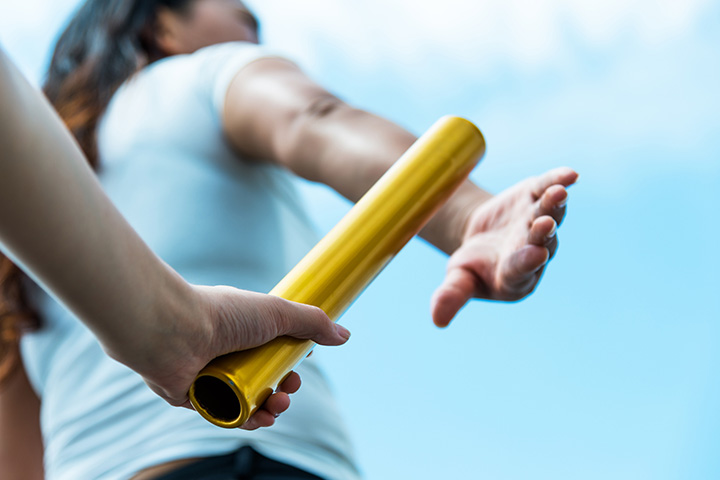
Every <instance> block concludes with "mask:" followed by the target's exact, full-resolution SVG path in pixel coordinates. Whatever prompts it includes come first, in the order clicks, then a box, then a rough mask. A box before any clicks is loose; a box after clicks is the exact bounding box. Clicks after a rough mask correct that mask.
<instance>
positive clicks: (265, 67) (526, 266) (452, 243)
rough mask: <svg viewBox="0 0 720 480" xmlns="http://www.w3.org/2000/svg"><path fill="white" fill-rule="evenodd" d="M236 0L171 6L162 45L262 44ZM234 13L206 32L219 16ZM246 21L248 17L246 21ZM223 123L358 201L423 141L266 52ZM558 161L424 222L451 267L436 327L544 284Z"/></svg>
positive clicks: (566, 179)
mask: <svg viewBox="0 0 720 480" xmlns="http://www.w3.org/2000/svg"><path fill="white" fill-rule="evenodd" d="M240 12H247V8H246V7H245V6H244V5H243V4H242V2H238V1H235V0H198V1H197V2H196V3H195V4H194V6H193V7H191V9H190V11H189V13H188V14H187V15H178V14H177V13H174V12H171V11H166V12H165V14H164V15H163V16H162V17H161V22H160V23H164V24H165V26H164V27H162V26H161V27H160V28H159V32H160V33H159V34H158V36H157V42H158V45H160V47H161V48H162V49H163V50H164V51H165V52H166V53H167V54H168V55H177V54H188V53H192V52H194V51H195V50H197V49H198V48H201V47H204V46H209V45H212V44H214V43H217V41H218V39H222V41H228V40H235V41H249V42H257V34H256V32H251V33H247V31H248V28H251V27H252V25H251V24H249V23H247V18H249V15H251V14H246V13H245V14H241V13H240ZM221 17H222V18H225V19H236V21H237V22H238V25H236V26H235V27H234V28H231V27H230V26H225V27H224V28H222V29H218V31H217V32H213V33H212V34H208V35H207V36H203V34H204V32H208V31H209V30H210V29H211V26H212V25H214V22H215V21H216V19H217V18H221ZM243 22H245V24H244V25H243ZM223 123H224V128H225V133H226V135H227V137H228V140H229V142H230V143H231V144H232V145H233V146H234V147H235V148H236V150H237V151H238V153H239V154H241V155H242V156H243V157H245V158H251V159H256V160H258V161H270V162H274V163H277V164H280V165H283V166H285V167H287V168H289V169H290V170H291V171H293V172H294V173H296V174H298V175H300V176H302V177H304V178H307V179H309V180H312V181H316V182H322V183H325V184H326V185H329V186H330V187H332V188H334V189H335V190H336V191H337V192H339V193H340V194H341V195H343V196H345V197H346V198H348V199H349V200H352V201H357V200H358V199H359V198H360V197H361V196H362V195H363V194H364V193H365V191H367V190H368V189H369V188H370V187H371V186H372V185H373V184H374V183H375V181H376V180H377V179H378V178H379V177H380V176H381V175H382V174H383V173H384V172H385V171H386V170H387V169H388V168H389V167H390V165H392V163H393V162H394V161H395V160H396V159H398V158H399V157H400V156H401V155H402V153H404V152H405V150H406V149H407V148H408V147H409V146H410V145H411V144H412V143H413V142H414V141H415V140H416V137H415V136H414V135H412V134H411V133H409V132H407V131H405V130H404V129H402V128H400V127H399V126H397V125H395V124H393V123H391V122H389V121H387V120H385V119H383V118H380V117H377V116H375V115H372V114H370V113H368V112H364V111H362V110H359V109H356V108H353V107H352V106H350V105H348V104H346V103H344V102H343V101H342V100H340V99H338V98H337V97H335V96H334V95H332V94H331V93H329V92H328V91H327V90H325V89H324V88H323V87H322V86H320V85H318V84H316V83H315V82H313V81H312V80H311V79H309V78H308V77H307V76H306V75H305V74H304V73H303V72H302V71H301V70H300V69H299V68H298V67H297V66H296V65H294V64H293V63H291V62H289V61H287V60H282V59H276V58H267V59H261V60H258V61H255V62H253V63H251V64H250V65H248V66H246V67H245V68H243V69H242V70H241V71H240V72H239V73H238V74H237V76H236V77H235V79H234V81H233V82H232V84H231V85H230V88H229V91H228V93H227V97H226V102H225V112H224V119H223ZM577 178H578V175H577V173H576V172H574V171H573V170H572V169H570V168H558V169H555V170H551V171H549V172H546V173H544V174H542V175H540V176H538V177H534V178H529V179H526V180H523V181H521V182H520V183H518V184H517V185H515V186H513V187H511V188H509V189H507V190H506V191H504V192H502V193H500V194H499V195H496V196H493V195H491V194H489V193H488V192H486V191H484V190H482V189H481V188H479V187H478V186H476V185H474V184H473V183H472V182H469V181H468V182H465V184H463V185H462V186H461V188H460V189H459V191H458V192H457V193H456V194H455V195H454V196H453V197H452V198H451V199H450V201H448V202H447V204H446V205H445V206H444V207H443V208H442V209H441V210H440V211H439V212H438V214H436V215H435V217H434V218H433V219H432V220H431V221H430V223H429V224H428V225H427V226H426V227H425V228H424V229H423V231H422V232H421V236H422V237H423V238H425V239H426V240H428V241H429V242H430V243H432V244H433V245H435V246H437V247H438V248H440V249H441V250H443V251H444V252H446V253H448V254H449V255H451V257H450V260H449V262H448V269H447V275H446V277H445V279H444V281H443V282H442V284H441V285H440V286H439V287H438V289H437V290H436V292H435V294H434V295H433V297H432V299H431V307H430V308H431V313H432V318H433V321H434V322H435V324H436V325H438V326H441V327H444V326H447V325H448V324H449V323H450V321H451V320H452V318H453V317H454V316H455V315H456V314H457V312H458V311H459V310H460V309H461V308H462V307H463V306H464V305H465V304H466V303H467V302H468V301H469V300H470V299H471V298H482V299H488V300H503V301H516V300H520V299H522V298H524V297H525V296H527V295H528V294H530V293H531V292H532V291H533V290H534V289H535V287H536V286H537V284H538V281H539V280H540V277H541V276H542V273H543V271H544V268H545V266H546V264H547V262H548V261H549V260H550V259H551V258H552V257H553V255H554V254H555V251H556V250H557V245H558V240H557V227H558V225H559V224H560V223H561V222H562V220H563V218H564V216H565V209H566V203H567V190H566V187H568V186H570V185H572V184H573V183H575V181H576V180H577Z"/></svg>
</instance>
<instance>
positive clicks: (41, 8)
mask: <svg viewBox="0 0 720 480" xmlns="http://www.w3.org/2000/svg"><path fill="white" fill-rule="evenodd" d="M79 3H80V2H79V1H78V0H53V1H50V0H25V1H23V2H12V1H3V2H2V3H0V42H1V43H2V45H3V47H4V48H5V49H6V50H7V51H8V52H9V53H10V55H11V56H12V57H13V58H14V59H15V61H16V62H17V63H19V64H20V66H21V68H22V69H23V70H24V71H25V72H26V73H27V74H28V75H30V76H31V77H33V78H37V77H38V76H39V75H40V72H41V71H42V66H43V62H44V61H45V59H46V55H47V52H48V49H49V48H50V44H51V42H52V40H53V39H54V37H55V35H56V34H57V32H58V29H59V28H60V27H61V26H62V24H63V23H64V21H65V19H66V18H67V15H68V14H69V13H70V12H71V11H72V10H73V9H74V8H75V7H76V6H77V5H78V4H79ZM247 3H248V4H250V5H251V6H252V7H253V8H254V9H255V10H256V11H257V12H258V13H259V14H260V17H261V19H262V20H263V23H264V24H265V25H266V26H267V27H268V28H267V33H268V36H267V38H268V39H269V40H270V43H271V44H273V45H277V46H278V47H279V48H282V49H283V50H285V51H287V52H288V53H290V54H292V55H293V56H295V57H297V58H299V59H300V60H301V61H303V62H305V63H306V64H309V65H312V64H316V63H317V62H318V61H319V59H318V58H317V54H316V53H313V52H316V51H317V50H318V48H317V47H318V45H322V46H330V47H333V48H335V49H337V50H338V51H341V52H346V53H347V55H348V56H351V57H352V59H353V63H354V64H355V65H357V68H358V69H360V68H376V67H383V66H386V65H388V64H392V63H397V62H398V61H402V62H404V63H407V64H412V65H414V64H420V63H422V61H423V58H424V57H425V56H426V54H427V52H438V51H441V52H443V55H444V56H445V57H446V58H447V60H448V61H450V62H458V63H465V64H467V63H468V59H474V60H475V61H473V62H471V63H472V68H473V70H474V71H476V72H478V73H482V72H490V71H493V70H494V69H495V68H496V67H497V66H498V65H499V64H502V65H507V64H509V65H511V66H513V67H515V68H522V69H527V68H534V67H537V66H542V65H545V64H547V63H548V62H554V61H557V60H558V59H559V58H560V57H562V56H563V55H564V49H565V48H567V46H566V45H565V44H564V40H563V32H565V31H567V30H568V29H569V30H571V31H572V32H574V35H577V36H578V37H579V38H581V39H582V40H583V41H585V42H587V43H588V44H589V45H591V46H597V47H603V46H605V45H608V44H612V43H613V42H616V41H618V40H619V39H621V38H625V36H626V35H628V32H629V33H630V35H632V36H634V37H636V38H638V39H640V40H641V41H644V42H650V43H661V42H664V41H670V40H672V39H673V38H674V37H676V36H678V35H681V34H682V33H683V32H684V31H685V30H686V29H688V28H690V27H691V26H692V25H693V24H694V22H696V21H697V20H698V19H699V18H701V17H702V15H703V13H704V12H705V10H706V7H707V6H708V5H709V4H710V3H711V0H683V1H677V0H582V1H578V0H485V1H480V0H443V1H442V2H437V1H432V2H431V1H429V0H416V1H409V0H362V1H351V0H345V1H342V2H341V1H337V0H307V1H304V2H294V1H289V0H248V1H247Z"/></svg>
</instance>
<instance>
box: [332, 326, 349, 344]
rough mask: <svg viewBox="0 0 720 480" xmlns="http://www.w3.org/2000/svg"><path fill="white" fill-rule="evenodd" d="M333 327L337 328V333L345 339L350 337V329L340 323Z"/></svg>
mask: <svg viewBox="0 0 720 480" xmlns="http://www.w3.org/2000/svg"><path fill="white" fill-rule="evenodd" d="M335 328H336V329H337V333H338V335H340V336H341V337H342V338H344V339H345V340H348V339H349V338H350V330H348V329H347V328H345V327H343V326H342V325H337V324H336V325H335Z"/></svg>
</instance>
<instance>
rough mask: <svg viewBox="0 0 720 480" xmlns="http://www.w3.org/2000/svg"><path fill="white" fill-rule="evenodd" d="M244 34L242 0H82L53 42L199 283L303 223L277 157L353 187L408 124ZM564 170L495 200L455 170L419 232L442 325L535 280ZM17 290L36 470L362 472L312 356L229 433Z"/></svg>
mask: <svg viewBox="0 0 720 480" xmlns="http://www.w3.org/2000/svg"><path fill="white" fill-rule="evenodd" d="M256 44H257V22H256V21H255V19H254V17H253V16H252V14H250V12H249V11H248V10H247V9H246V8H245V7H244V6H243V5H242V4H241V3H240V2H237V1H233V0H159V1H140V0H136V1H120V0H109V1H108V0H105V1H99V0H90V1H89V2H88V3H86V4H85V5H84V6H83V7H82V8H81V9H80V11H79V12H78V13H77V15H76V16H75V18H74V19H73V21H72V22H71V23H70V24H69V26H68V28H67V30H66V31H65V33H64V34H63V36H62V37H61V38H60V40H59V42H58V45H57V48H56V50H55V54H54V56H53V61H52V64H51V68H50V72H49V75H48V79H47V83H46V87H45V91H46V93H47V95H48V97H49V98H50V100H51V101H52V103H53V104H54V106H55V107H56V109H57V110H58V112H59V113H60V115H61V117H62V118H63V119H64V121H65V122H66V124H67V125H68V126H69V127H70V129H71V131H72V132H73V133H74V134H75V136H76V138H77V139H78V141H79V143H80V145H81V146H82V148H83V150H84V152H85V154H86V155H87V156H88V158H89V159H90V160H91V161H92V162H93V164H94V165H96V168H97V169H98V174H99V177H100V180H101V182H102V183H103V185H104V187H105V189H106V191H107V192H108V194H109V195H110V197H111V198H112V199H113V201H114V202H115V203H116V204H117V205H118V206H119V208H120V210H121V211H122V212H123V213H124V214H125V216H126V217H127V218H128V219H129V220H130V222H131V223H132V224H133V226H134V227H135V228H136V229H137V230H138V231H139V232H140V234H141V235H142V236H143V238H144V239H145V241H147V242H148V244H149V245H150V247H151V248H152V249H153V250H154V251H155V252H157V253H158V254H159V255H160V256H161V257H162V258H163V259H164V260H165V261H166V262H168V263H169V264H170V265H171V266H172V267H173V268H175V269H176V270H177V271H178V272H179V273H180V274H181V275H182V276H183V277H185V278H186V279H188V280H189V281H191V282H193V283H203V284H218V283H222V284H229V285H234V286H237V287H241V288H246V289H249V290H255V291H268V290H269V289H270V288H271V287H272V286H273V285H274V284H275V282H276V281H277V280H279V279H280V278H281V277H282V275H283V274H284V273H285V272H286V271H287V270H289V269H290V268H291V267H292V265H294V263H295V262H296V261H297V260H299V259H300V257H301V256H302V255H303V254H304V253H305V252H306V251H307V250H308V249H309V248H310V247H311V246H312V245H313V243H314V242H315V240H316V239H315V237H314V234H313V233H312V231H311V229H310V228H309V222H308V220H307V217H306V215H305V213H304V211H303V210H302V208H301V207H300V205H299V201H298V198H297V195H296V193H295V191H294V190H293V187H292V183H291V181H290V177H289V173H288V171H291V172H293V173H295V174H298V175H300V176H303V177H305V178H308V179H310V180H314V181H320V182H323V183H326V184H327V185H330V186H331V187H333V188H334V189H336V190H337V191H338V192H340V193H341V194H343V195H344V196H346V197H347V198H349V199H351V200H357V199H358V198H359V197H360V196H361V195H362V194H363V193H364V192H365V191H366V190H367V189H368V188H369V187H370V186H371V185H372V184H373V183H374V182H375V180H376V179H377V178H378V177H379V176H380V175H381V174H382V173H383V172H384V171H385V170H386V169H387V168H388V166H389V165H390V164H391V163H392V162H393V161H394V160H396V159H397V158H398V157H399V156H400V155H401V154H402V153H403V152H404V151H405V150H406V149H407V148H408V147H409V146H410V144H412V142H413V141H414V140H415V138H414V137H413V136H412V135H411V134H409V133H408V132H406V131H404V130H403V129H401V128H399V127H398V126H396V125H393V124H392V123H390V122H388V121H386V120H383V119H381V118H378V117H376V116H373V115H370V114H368V113H366V112H363V111H360V110H357V109H354V108H352V107H350V106H348V105H346V104H344V103H343V102H342V101H340V100H338V99H337V98H336V97H334V96H333V95H331V94H329V93H328V92H327V91H325V90H324V89H323V88H322V87H320V86H319V85H317V84H315V83H314V82H312V81H311V80H310V79H308V78H307V77H306V76H305V75H304V74H303V73H302V72H301V71H300V70H299V69H298V68H297V67H296V66H295V65H294V64H292V63H291V62H289V61H287V60H285V59H282V58H279V57H277V56H274V55H272V53H270V52H267V51H265V50H264V49H263V48H262V47H259V46H257V45H256ZM576 177H577V175H576V174H575V172H573V171H571V170H569V169H559V170H554V171H551V172H548V173H546V174H544V175H542V176H540V177H538V178H534V179H529V180H526V181H524V182H522V183H520V184H518V185H516V186H515V187H513V188H512V189H510V190H508V191H506V192H504V193H503V194H501V195H498V196H496V197H492V196H491V195H489V194H487V193H486V192H484V191H482V190H481V189H479V188H478V187H477V186H475V185H473V184H472V183H470V182H467V183H466V184H464V185H463V186H462V187H461V189H460V190H459V191H458V193H457V194H456V195H455V196H454V197H453V198H452V199H451V200H450V201H449V202H448V204H447V205H446V206H445V207H444V208H443V209H442V210H441V211H440V212H438V214H437V215H436V216H435V217H434V218H433V220H432V221H431V222H430V223H429V224H428V226H427V227H426V228H425V229H424V231H423V233H422V234H423V236H424V237H425V238H426V239H427V240H429V241H431V242H432V243H433V244H435V245H436V246H438V247H439V248H441V249H443V250H444V251H445V252H447V253H449V254H452V256H451V259H450V263H449V268H448V273H447V276H446V278H445V281H444V282H443V284H442V285H441V287H440V288H439V289H438V291H437V292H436V294H435V295H434V297H433V300H432V307H431V308H432V313H433V319H434V321H435V323H436V324H437V325H439V326H445V325H447V324H448V323H449V322H450V320H451V319H452V317H453V316H454V315H455V313H456V312H457V311H458V310H459V309H460V308H461V307H462V305H463V304H464V303H465V302H466V301H467V300H468V299H469V298H471V297H481V298H489V299H498V300H517V299H519V298H522V297H523V296H525V295H527V294H529V293H530V292H531V291H532V290H533V289H534V287H535V285H536V284H537V282H538V280H539V278H540V275H541V273H542V270H543V268H544V265H545V264H546V262H547V261H548V259H549V258H550V257H551V256H552V255H553V253H554V251H555V248H556V246H557V240H556V235H555V231H556V226H557V224H558V223H559V222H560V220H561V219H562V217H563V215H564V211H565V207H564V205H565V202H566V199H567V192H566V190H565V186H568V185H570V184H572V183H573V182H574V181H575V179H576ZM30 297H31V303H32V304H33V305H35V306H36V307H37V309H38V310H39V311H40V313H41V316H42V318H43V319H47V322H46V325H44V327H43V328H42V329H41V330H39V331H38V332H36V333H33V334H32V335H27V336H26V338H25V339H24V340H23V352H22V353H23V358H24V361H25V366H26V369H27V371H28V375H29V377H30V379H31V381H32V383H33V386H34V387H35V389H36V390H37V391H38V392H39V393H40V396H41V398H42V404H43V407H42V408H43V410H42V414H41V415H42V420H43V422H42V428H43V436H44V440H45V464H46V468H47V472H46V473H47V475H48V477H49V478H127V477H130V476H132V475H136V477H135V478H166V479H168V478H235V477H233V475H235V476H240V475H246V477H247V476H249V478H316V477H317V476H320V477H321V478H332V479H344V478H350V479H352V478H357V477H358V471H357V468H356V466H355V464H354V461H353V459H352V453H351V450H350V446H349V442H348V440H347V436H346V434H345V431H344V429H343V427H342V423H341V421H340V419H339V417H338V415H337V411H336V408H335V405H334V403H333V401H332V398H331V396H330V394H329V392H328V388H327V385H326V384H325V381H324V379H323V377H322V374H321V372H319V371H318V369H317V367H316V366H315V364H314V363H313V361H312V359H310V360H309V361H306V362H304V363H303V364H302V365H301V366H300V367H299V369H298V371H299V373H300V375H301V376H302V378H303V382H304V387H303V389H301V390H300V392H299V393H298V394H296V397H295V399H294V400H293V408H291V409H290V410H289V411H288V412H287V413H285V414H283V417H282V418H281V420H280V421H279V422H277V424H276V425H275V426H274V427H273V428H271V429H264V430H259V431H256V432H252V433H246V432H239V431H225V430H221V429H217V428H216V427H213V426H211V425H209V424H207V423H206V422H204V420H202V419H200V418H199V416H197V415H196V414H194V413H193V412H187V411H184V410H182V409H169V408H167V406H166V405H164V404H163V403H162V402H161V401H160V400H158V399H157V398H154V397H152V395H151V394H150V393H149V392H148V391H147V390H146V389H144V388H143V385H141V382H140V381H139V379H138V378H137V377H136V376H134V375H132V374H131V373H129V372H127V371H126V370H124V369H120V368H119V367H118V366H116V365H114V364H112V363H111V362H110V361H109V360H107V359H106V358H105V357H103V355H102V352H101V351H100V349H99V347H98V346H97V345H96V344H95V343H93V342H92V341H91V339H90V338H89V336H88V334H87V333H86V332H83V331H82V330H81V329H79V328H78V326H77V325H78V324H77V322H75V321H74V319H72V318H68V317H67V315H65V314H64V312H62V311H60V310H59V309H58V307H57V306H56V305H55V304H54V303H53V302H52V301H51V300H50V299H48V298H46V297H44V296H43V295H42V294H41V293H40V292H38V291H37V290H33V289H31V292H30ZM50 345H53V346H57V347H56V349H55V350H56V351H57V352H58V353H57V357H56V358H55V357H53V355H52V354H49V353H48V351H49V346H50ZM68 351H70V352H76V353H73V354H72V355H70V356H68V355H67V352H68ZM77 365H84V366H86V368H77ZM70 367H73V368H70ZM68 377H70V378H68ZM61 400H62V401H61ZM81 400H82V402H81ZM76 405H77V406H78V407H77V408H75V406H76ZM80 405H82V408H80V407H79V406H80ZM108 445H112V447H108ZM247 447H252V450H251V449H249V448H247ZM229 452H236V453H232V454H230V453H229ZM225 454H229V455H231V456H226V455H225ZM203 457H209V458H207V459H206V460H199V461H198V460H197V459H198V458H203ZM270 459H272V460H270ZM183 464H186V465H183ZM211 469H213V471H215V472H216V473H212V472H211V471H210V470H211ZM273 470H275V471H280V472H281V473H278V474H277V476H276V477H272V476H271V475H272V473H269V472H272V471H273ZM138 472H139V473H138ZM201 472H202V473H203V474H206V475H207V476H206V477H203V476H201V474H200V473H201ZM211 475H216V476H215V477H213V476H211ZM222 475H225V476H222ZM262 475H266V476H262ZM246 477H240V478H246Z"/></svg>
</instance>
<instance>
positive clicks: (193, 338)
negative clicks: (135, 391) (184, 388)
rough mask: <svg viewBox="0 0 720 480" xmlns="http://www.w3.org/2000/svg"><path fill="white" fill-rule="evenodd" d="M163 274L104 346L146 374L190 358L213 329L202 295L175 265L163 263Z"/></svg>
mask: <svg viewBox="0 0 720 480" xmlns="http://www.w3.org/2000/svg"><path fill="white" fill-rule="evenodd" d="M162 267H163V268H162V269H161V271H160V275H159V276H156V277H155V278H154V280H153V282H152V283H154V286H153V287H152V289H149V288H148V289H147V292H148V295H149V297H147V298H146V300H147V301H146V302H139V303H138V304H136V305H137V306H140V305H142V307H141V308H140V309H138V311H136V312H135V314H134V315H132V316H131V318H130V319H128V320H129V321H128V322H127V323H126V324H125V326H124V327H123V330H124V333H123V334H119V333H117V332H116V333H115V334H113V335H112V336H111V337H110V338H107V337H106V338H107V341H103V340H104V339H103V338H102V337H101V341H102V343H103V348H104V349H105V351H106V352H107V353H108V355H110V356H111V357H112V358H114V359H115V360H117V361H119V362H120V363H123V364H124V365H126V366H128V367H130V368H131V369H133V370H135V371H136V372H138V373H140V374H142V375H144V374H145V373H147V372H155V371H158V370H164V369H171V368H172V367H173V365H172V364H173V363H174V362H175V361H178V360H182V361H183V362H187V361H190V360H191V359H192V356H193V354H194V352H196V351H197V345H198V344H201V343H202V342H203V341H204V340H205V339H206V338H207V332H208V331H209V330H210V328H209V326H208V324H207V319H208V315H207V314H205V312H204V307H203V303H202V296H201V295H200V294H199V293H198V292H197V290H196V288H195V287H194V286H193V285H191V284H189V283H188V282H186V281H185V279H183V278H182V277H181V276H180V275H179V274H178V273H177V272H175V271H174V270H173V269H172V268H170V267H169V266H167V265H166V264H164V263H162Z"/></svg>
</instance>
